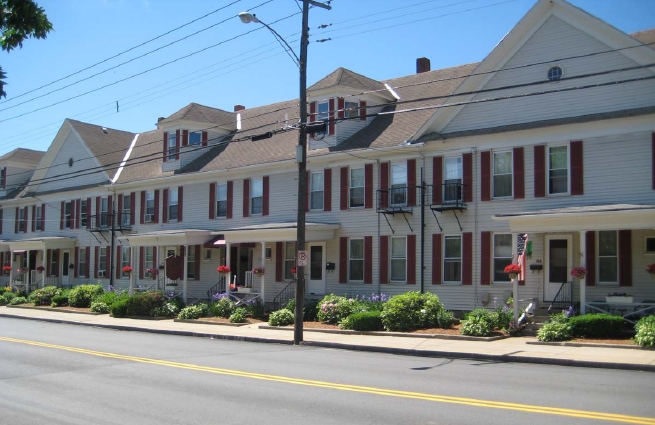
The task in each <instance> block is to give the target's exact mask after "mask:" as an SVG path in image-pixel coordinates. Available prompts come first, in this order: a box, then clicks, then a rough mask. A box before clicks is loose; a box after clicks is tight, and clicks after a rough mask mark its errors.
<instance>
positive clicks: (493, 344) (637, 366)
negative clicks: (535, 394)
mask: <svg viewBox="0 0 655 425" xmlns="http://www.w3.org/2000/svg"><path fill="white" fill-rule="evenodd" d="M0 317H7V318H16V319H28V320H40V321H47V322H54V323H69V324H75V325H83V326H95V327H105V328H111V329H119V330H126V331H138V332H153V333H162V334H169V335H181V336H196V337H207V338H214V339H227V340H237V341H250V342H268V343H277V344H292V342H293V332H290V331H289V330H283V329H280V330H277V329H275V330H270V329H260V328H259V324H253V325H246V326H239V327H235V326H221V325H209V324H200V323H182V322H174V321H173V320H172V319H171V320H138V319H115V318H113V317H110V316H109V315H106V314H103V315H97V316H96V315H88V314H80V313H64V312H61V311H54V310H53V311H50V310H37V309H22V308H11V307H0ZM535 342H537V340H536V338H533V337H518V338H506V339H502V340H497V341H490V342H486V341H461V340H453V339H449V340H446V339H436V338H431V337H426V338H421V337H412V338H407V337H398V336H387V335H382V336H380V335H356V334H338V333H321V332H311V331H308V330H305V332H304V343H303V344H304V345H311V346H316V347H326V348H336V349H347V350H357V351H370V352H381V353H390V354H403V355H412V356H424V357H447V358H461V359H473V360H485V361H503V362H517V363H538V364H552V365H561V366H581V367H600V368H610V369H624V370H642V371H650V372H655V350H647V349H628V348H613V347H602V348H599V347H574V346H568V345H542V344H535Z"/></svg>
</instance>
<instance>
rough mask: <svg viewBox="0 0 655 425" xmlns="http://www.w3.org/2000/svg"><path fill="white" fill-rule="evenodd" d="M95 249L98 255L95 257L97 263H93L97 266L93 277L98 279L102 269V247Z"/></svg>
mask: <svg viewBox="0 0 655 425" xmlns="http://www.w3.org/2000/svg"><path fill="white" fill-rule="evenodd" d="M95 249H96V255H95V257H96V258H95V262H94V263H93V264H95V270H94V272H93V276H94V277H95V278H96V279H97V278H98V269H99V268H100V267H99V266H100V247H98V246H96V247H95Z"/></svg>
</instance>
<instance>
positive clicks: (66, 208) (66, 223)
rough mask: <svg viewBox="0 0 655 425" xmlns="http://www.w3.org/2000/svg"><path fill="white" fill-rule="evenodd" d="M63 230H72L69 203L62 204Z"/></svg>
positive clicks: (71, 215)
mask: <svg viewBox="0 0 655 425" xmlns="http://www.w3.org/2000/svg"><path fill="white" fill-rule="evenodd" d="M64 228H65V229H72V228H73V203H72V202H71V201H68V202H66V203H65V204H64Z"/></svg>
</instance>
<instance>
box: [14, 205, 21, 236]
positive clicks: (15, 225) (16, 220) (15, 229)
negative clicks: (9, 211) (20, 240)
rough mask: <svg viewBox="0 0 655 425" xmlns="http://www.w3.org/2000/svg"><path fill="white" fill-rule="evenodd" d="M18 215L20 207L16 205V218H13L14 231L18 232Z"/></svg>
mask: <svg viewBox="0 0 655 425" xmlns="http://www.w3.org/2000/svg"><path fill="white" fill-rule="evenodd" d="M19 217H20V208H18V207H16V218H15V219H14V233H18V218H19Z"/></svg>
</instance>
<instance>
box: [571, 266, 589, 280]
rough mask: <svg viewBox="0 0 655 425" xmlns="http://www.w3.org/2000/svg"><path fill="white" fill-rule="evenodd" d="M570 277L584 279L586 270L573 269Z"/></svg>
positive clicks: (582, 268) (581, 268) (580, 268)
mask: <svg viewBox="0 0 655 425" xmlns="http://www.w3.org/2000/svg"><path fill="white" fill-rule="evenodd" d="M571 276H573V277H575V278H577V279H584V278H585V276H587V269H585V268H584V267H573V270H571Z"/></svg>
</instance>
